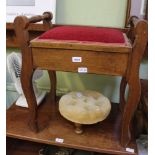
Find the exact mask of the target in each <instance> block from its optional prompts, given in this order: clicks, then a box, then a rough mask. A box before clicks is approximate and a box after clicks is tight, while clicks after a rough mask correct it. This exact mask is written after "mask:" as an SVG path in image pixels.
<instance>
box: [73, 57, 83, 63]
mask: <svg viewBox="0 0 155 155" xmlns="http://www.w3.org/2000/svg"><path fill="white" fill-rule="evenodd" d="M72 62H82V58H81V57H72Z"/></svg>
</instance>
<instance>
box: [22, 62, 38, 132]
mask: <svg viewBox="0 0 155 155" xmlns="http://www.w3.org/2000/svg"><path fill="white" fill-rule="evenodd" d="M25 66H26V64H23V66H22V72H21V84H22V89H23V92H24V95H25V97H26V100H27V103H28V109H29V126H30V129H31V130H32V131H34V132H38V122H37V101H36V97H35V94H34V90H33V84H32V77H33V73H34V70H33V69H32V67H31V66H30V65H29V66H26V67H25Z"/></svg>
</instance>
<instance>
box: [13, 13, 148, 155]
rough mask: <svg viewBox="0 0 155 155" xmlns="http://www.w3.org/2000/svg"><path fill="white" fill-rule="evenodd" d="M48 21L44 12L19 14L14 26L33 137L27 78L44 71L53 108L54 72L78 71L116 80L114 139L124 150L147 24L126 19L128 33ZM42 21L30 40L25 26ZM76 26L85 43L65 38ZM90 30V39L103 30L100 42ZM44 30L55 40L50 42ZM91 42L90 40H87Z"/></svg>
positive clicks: (31, 99)
mask: <svg viewBox="0 0 155 155" xmlns="http://www.w3.org/2000/svg"><path fill="white" fill-rule="evenodd" d="M51 19H52V14H51V13H50V12H45V13H44V14H43V15H42V16H35V17H32V18H27V17H25V16H18V17H16V19H15V22H14V28H15V32H16V37H17V39H18V42H19V45H20V48H21V50H22V76H21V82H22V88H23V91H24V94H25V97H26V99H27V102H28V110H29V117H30V119H29V127H30V129H31V130H32V131H34V132H36V133H37V132H39V123H38V107H37V103H36V98H35V95H34V91H33V87H32V76H33V73H34V71H35V69H37V68H39V69H45V70H48V73H49V77H50V80H51V91H50V95H51V102H52V104H53V103H54V102H55V100H56V71H65V72H80V69H82V70H84V71H85V72H87V73H93V74H105V75H112V76H121V77H122V80H121V84H120V104H119V109H120V110H119V111H120V120H121V121H120V122H121V123H120V124H119V126H120V127H119V129H120V132H119V134H120V135H119V137H120V138H119V141H120V144H121V146H123V147H126V146H127V145H128V144H129V143H130V141H131V139H132V128H131V127H132V118H133V115H134V112H135V110H136V108H137V105H138V102H139V99H140V92H141V87H140V80H139V67H140V62H141V59H142V56H143V53H144V50H145V46H146V44H147V35H148V34H147V22H146V21H145V20H139V19H138V18H137V17H131V18H130V20H129V25H130V27H129V28H128V29H109V28H95V27H76V26H69V27H67V26H56V27H54V28H52V23H51ZM42 20H43V23H44V26H45V27H46V28H47V30H48V29H49V30H48V31H47V32H45V33H44V34H43V35H41V36H39V37H38V38H35V39H33V40H31V41H30V39H29V33H28V26H29V25H30V24H31V23H35V22H39V21H42ZM78 28H79V29H80V32H83V31H88V33H87V34H86V35H88V36H87V39H86V40H83V39H85V38H82V39H81V38H80V37H79V38H78V39H77V40H76V39H75V40H74V39H72V37H74V36H73V35H70V37H71V39H70V38H69V39H68V38H67V39H65V37H66V36H65V34H68V30H69V31H70V30H71V32H78ZM75 29H76V30H77V31H76V30H75ZM90 31H91V32H92V34H91V35H93V33H94V34H96V32H97V33H99V35H100V32H102V31H103V33H105V31H106V33H105V34H106V37H104V39H105V40H104V41H101V40H95V39H96V38H95V39H94V38H93V37H94V36H93V37H92V36H91V37H90ZM99 31H100V32H99ZM107 31H108V32H107ZM49 32H50V33H51V34H52V35H54V36H55V38H52V37H51V35H49ZM60 34H61V35H60ZM62 34H63V35H62ZM57 36H58V38H57ZM95 36H96V35H95ZM75 37H76V36H75ZM84 37H85V36H84ZM90 38H93V39H94V40H89V39H90ZM99 38H100V37H99ZM97 39H98V38H97ZM111 40H112V41H111ZM73 57H80V58H82V61H81V62H80V63H74V62H73V61H72V58H73ZM127 84H128V86H129V94H128V99H127V100H125V90H126V86H127ZM52 116H54V115H52ZM66 146H68V145H66ZM107 152H108V151H107ZM116 153H119V152H116Z"/></svg>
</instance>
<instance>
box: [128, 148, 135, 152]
mask: <svg viewBox="0 0 155 155" xmlns="http://www.w3.org/2000/svg"><path fill="white" fill-rule="evenodd" d="M126 151H127V152H131V153H134V152H135V150H134V149H132V148H126Z"/></svg>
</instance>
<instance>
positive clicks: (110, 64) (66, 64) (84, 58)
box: [32, 48, 129, 75]
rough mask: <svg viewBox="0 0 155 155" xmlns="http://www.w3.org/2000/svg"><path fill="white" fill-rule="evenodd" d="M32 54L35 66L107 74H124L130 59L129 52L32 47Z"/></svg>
mask: <svg viewBox="0 0 155 155" xmlns="http://www.w3.org/2000/svg"><path fill="white" fill-rule="evenodd" d="M32 55H33V65H34V67H35V68H41V69H47V70H56V71H69V72H81V73H82V72H83V73H96V74H107V75H124V74H125V73H126V69H127V64H128V59H129V54H128V53H117V52H99V51H79V50H62V49H61V50H58V49H44V48H32Z"/></svg>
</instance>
